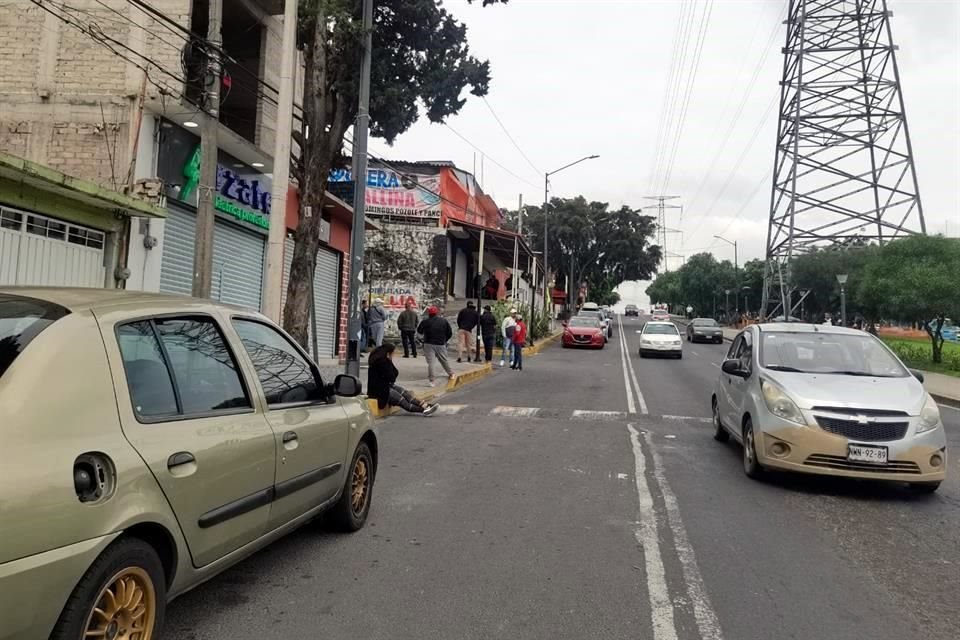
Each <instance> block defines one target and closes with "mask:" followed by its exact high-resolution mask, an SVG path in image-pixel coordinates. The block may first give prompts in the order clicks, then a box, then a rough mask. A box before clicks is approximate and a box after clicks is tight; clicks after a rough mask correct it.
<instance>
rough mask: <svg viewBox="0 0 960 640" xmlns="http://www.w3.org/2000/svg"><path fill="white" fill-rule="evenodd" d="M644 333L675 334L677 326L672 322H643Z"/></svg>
mask: <svg viewBox="0 0 960 640" xmlns="http://www.w3.org/2000/svg"><path fill="white" fill-rule="evenodd" d="M643 332H644V333H658V334H664V335H671V334H672V335H677V328H676V327H675V326H673V325H672V324H645V325H643Z"/></svg>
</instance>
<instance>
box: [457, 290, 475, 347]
mask: <svg viewBox="0 0 960 640" xmlns="http://www.w3.org/2000/svg"><path fill="white" fill-rule="evenodd" d="M479 322H480V314H479V313H477V308H476V307H475V306H473V301H470V302H468V303H467V306H466V307H465V308H463V309H461V310H460V313H458V314H457V362H462V361H463V360H462V359H463V352H464V350H466V352H467V362H470V351H471V350H472V349H473V330H474V329H476V328H477V324H478V323H479Z"/></svg>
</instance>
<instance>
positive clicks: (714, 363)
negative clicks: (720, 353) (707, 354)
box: [710, 362, 720, 369]
mask: <svg viewBox="0 0 960 640" xmlns="http://www.w3.org/2000/svg"><path fill="white" fill-rule="evenodd" d="M710 364H712V365H713V366H715V367H716V368H717V369H719V368H720V365H718V364H717V363H716V362H711V363H710Z"/></svg>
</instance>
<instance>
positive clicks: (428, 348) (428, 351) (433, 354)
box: [423, 344, 453, 382]
mask: <svg viewBox="0 0 960 640" xmlns="http://www.w3.org/2000/svg"><path fill="white" fill-rule="evenodd" d="M423 355H424V356H426V358H427V379H428V380H430V382H433V380H434V375H433V363H434V362H437V361H439V362H440V366H441V367H443V370H444V371H446V372H447V375H448V376H452V375H453V369H451V368H450V363H449V362H448V361H447V345H445V344H425V345H423Z"/></svg>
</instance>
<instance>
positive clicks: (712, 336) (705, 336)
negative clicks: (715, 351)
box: [687, 318, 723, 344]
mask: <svg viewBox="0 0 960 640" xmlns="http://www.w3.org/2000/svg"><path fill="white" fill-rule="evenodd" d="M687 342H715V343H717V344H720V343H722V342H723V329H722V328H721V327H720V325H719V324H717V321H716V320H714V319H713V318H694V319H693V320H692V321H690V324H688V325H687Z"/></svg>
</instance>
